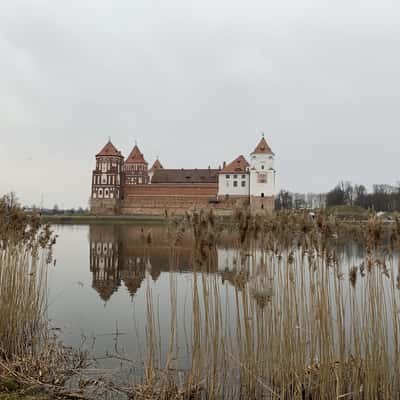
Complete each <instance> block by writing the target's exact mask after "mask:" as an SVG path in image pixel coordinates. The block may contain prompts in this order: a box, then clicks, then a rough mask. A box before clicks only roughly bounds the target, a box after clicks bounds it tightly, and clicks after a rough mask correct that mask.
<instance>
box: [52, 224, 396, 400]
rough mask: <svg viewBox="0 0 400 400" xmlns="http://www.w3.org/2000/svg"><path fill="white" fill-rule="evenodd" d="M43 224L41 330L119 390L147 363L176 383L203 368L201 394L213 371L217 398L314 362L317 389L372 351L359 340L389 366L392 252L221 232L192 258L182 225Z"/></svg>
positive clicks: (278, 379) (262, 387)
mask: <svg viewBox="0 0 400 400" xmlns="http://www.w3.org/2000/svg"><path fill="white" fill-rule="evenodd" d="M54 229H55V231H56V233H57V234H58V236H59V237H58V241H57V245H56V247H55V251H54V256H55V260H56V263H55V265H53V266H51V267H50V273H49V307H48V314H49V318H50V321H51V327H52V328H53V329H54V331H55V332H58V334H59V336H60V338H61V339H62V340H63V341H64V343H65V344H66V345H67V346H71V347H73V348H80V349H83V350H87V351H88V352H89V354H90V357H91V358H93V364H92V367H93V368H92V369H91V372H90V374H95V375H96V374H98V375H102V374H103V375H104V374H106V375H107V376H108V377H109V378H110V379H111V380H113V381H114V382H116V383H118V384H120V385H123V386H129V385H132V384H134V383H138V382H141V380H142V379H143V376H144V375H145V374H146V371H147V370H148V368H149V365H150V366H151V368H154V370H158V371H161V370H163V369H164V368H167V369H168V371H173V373H174V374H176V377H177V379H178V380H180V381H181V382H183V381H184V380H185V379H186V378H185V374H186V373H187V371H191V374H192V375H195V376H196V377H197V378H199V377H200V375H202V374H205V371H207V373H208V371H211V372H210V373H211V376H212V377H214V378H210V376H207V377H206V378H204V381H206V384H205V385H206V387H207V390H216V389H214V387H215V382H214V383H212V381H213V379H215V381H218V384H219V385H220V386H219V387H224V388H228V387H229V388H230V389H229V390H230V391H229V390H228V389H224V390H223V391H222V392H223V395H222V397H226V398H228V397H235V396H236V395H238V393H239V392H240V393H242V390H243V387H245V388H246V389H245V390H246V393H247V392H249V393H250V392H251V393H253V394H257V396H267V395H266V394H268V393H269V395H271V390H272V389H270V387H272V386H273V385H276V386H277V387H279V388H282V387H285V388H286V389H284V390H289V389H288V388H290V391H293V390H294V389H293V386H291V385H292V384H290V383H288V382H292V381H294V380H296V379H300V380H304V379H305V378H304V377H306V378H307V379H309V376H310V374H311V375H312V373H310V371H309V369H310V368H311V369H312V368H313V367H314V366H315V367H316V368H317V367H318V371H319V372H318V374H320V372H321V371H323V370H324V368H325V369H326V372H325V373H326V376H325V375H324V376H325V377H324V380H323V384H321V383H320V384H319V385H320V386H319V387H318V390H319V391H324V390H328V389H327V388H328V386H329V381H330V380H329V379H330V378H329V379H328V378H327V376H328V375H329V376H331V375H332V374H333V372H332V365H333V364H334V363H335V362H337V363H339V362H340V363H343V365H346V368H345V369H346V370H347V368H349V364H348V363H349V356H350V355H351V356H352V357H353V358H354V357H360V359H361V357H363V356H364V355H365V354H366V353H367V354H369V355H374V356H376V354H375V352H374V348H373V345H372V347H371V343H376V345H377V346H379V351H377V354H378V353H379V354H378V355H379V356H377V357H378V358H376V359H374V362H375V363H378V364H380V365H381V366H383V370H382V371H386V372H387V371H388V370H389V369H390V368H395V367H396V365H398V363H399V360H398V358H396V357H394V358H393V357H392V356H393V354H398V348H397V340H398V328H399V321H398V317H397V312H398V310H399V308H398V304H400V300H399V295H398V289H397V288H396V286H395V284H396V277H397V275H396V271H397V268H398V258H397V256H393V255H389V254H386V255H385V254H383V253H379V254H376V255H374V257H373V259H371V255H370V254H369V253H368V252H367V251H366V247H365V245H364V244H361V243H360V242H359V241H357V240H353V239H349V240H342V241H339V240H337V241H336V242H335V241H334V243H336V244H334V245H333V246H332V248H331V249H330V250H326V249H324V250H323V251H321V253H319V252H318V251H317V250H315V249H314V248H313V247H312V246H310V247H307V244H305V242H304V243H303V245H302V246H300V245H297V246H294V245H292V244H291V245H290V246H288V247H287V248H285V249H284V250H282V249H280V250H278V249H272V250H271V248H269V249H268V250H267V249H264V248H260V247H259V246H250V247H246V248H243V247H242V246H239V245H238V241H237V239H235V235H236V233H235V231H234V230H233V231H229V230H228V232H227V233H226V234H225V236H224V237H223V238H222V239H220V240H218V241H216V243H218V244H217V245H216V246H209V247H207V246H203V247H202V249H201V251H200V254H201V253H202V251H206V254H204V255H203V256H201V255H200V259H199V254H197V255H196V250H195V245H194V244H193V240H192V239H190V235H188V232H187V231H185V232H181V233H179V232H178V231H177V229H175V230H171V229H170V228H169V227H166V226H163V225H161V226H143V227H141V226H136V225H123V224H121V225H101V224H99V225H91V226H55V227H54ZM177 242H179V243H178V244H179V245H177ZM172 244H173V245H172ZM204 249H206V250H204ZM202 257H203V258H202ZM368 257H369V258H368ZM201 258H202V259H201ZM368 260H369V261H368ZM369 262H371V265H369V264H368V263H369ZM372 294H373V295H372ZM371 299H372V300H371ZM366 331H368V334H365V332H366ZM382 349H383V350H382ZM394 350H395V351H394ZM360 368H361V367H360ZM363 368H364V366H363ZM93 369H96V370H97V371H93ZM221 371H223V372H221ZM289 372H290V373H289ZM342 372H343V371H342ZM343 373H344V372H343ZM346 373H347V372H346ZM299 375H301V376H300V377H299ZM294 376H296V377H295V378H294ZM316 376H317V375H316ZM318 377H319V375H318ZM315 379H317V378H315ZM318 379H319V378H318ZM321 379H322V378H321ZM388 379H389V378H388ZM287 385H289V386H287ZM342 385H344V386H345V385H346V384H345V383H342ZM210 388H211V389H210ZM337 389H338V388H337ZM218 390H220V389H218ZM280 390H283V389H280ZM296 390H297V389H296ZM302 390H303V391H304V389H302ZM338 390H339V389H338ZM343 390H345V389H344V388H343ZM218 393H219V392H218ZM257 396H256V397H257Z"/></svg>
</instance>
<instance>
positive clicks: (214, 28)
mask: <svg viewBox="0 0 400 400" xmlns="http://www.w3.org/2000/svg"><path fill="white" fill-rule="evenodd" d="M399 14H400V6H399V5H397V3H394V2H390V1H378V0H374V1H373V0H364V1H362V2H361V1H355V0H353V1H344V0H338V1H335V2H333V1H323V0H319V1H312V0H300V1H299V0H279V1H278V0H275V1H268V0H267V1H266V0H263V1H261V0H260V1H258V0H251V1H239V0H234V1H232V0H231V1H229V2H228V1H225V0H221V1H218V2H216V1H211V0H203V1H201V2H199V1H196V2H195V1H188V0H185V1H183V0H182V1H178V0H170V1H167V2H166V1H122V0H120V1H105V0H97V1H87V2H81V1H54V0H52V1H50V0H48V1H44V0H41V1H39V0H37V1H28V0H26V1H22V0H3V1H2V2H1V4H0V51H1V53H2V54H3V57H2V61H1V62H0V86H1V91H0V106H1V111H0V132H1V136H0V143H3V144H4V146H6V148H7V152H6V155H5V156H2V157H0V168H1V169H2V170H3V171H8V173H7V174H6V176H2V177H1V179H0V192H5V191H8V190H11V189H12V190H16V191H17V192H18V193H19V194H20V197H21V198H22V199H23V201H24V202H26V203H32V202H36V203H37V202H38V198H39V199H40V193H41V192H44V194H45V201H46V202H48V203H49V204H48V205H52V204H54V203H58V204H60V205H62V206H72V205H73V206H76V205H80V204H83V205H85V204H86V202H87V198H88V193H89V185H90V173H91V169H92V167H93V157H94V154H95V153H96V152H97V151H98V150H99V149H100V147H102V145H103V144H104V142H105V141H106V138H107V137H108V136H111V137H112V139H113V141H114V142H115V144H116V145H117V146H118V147H120V148H121V150H123V152H124V153H125V154H126V155H127V154H128V152H129V151H130V150H131V147H132V146H133V143H134V140H138V142H139V145H140V147H141V149H142V151H143V152H144V153H145V156H146V157H147V159H148V160H149V161H150V162H151V161H152V160H154V158H155V157H156V156H157V155H159V156H160V158H161V160H162V162H163V163H164V164H166V165H168V166H171V167H181V166H187V167H195V166H199V167H200V166H207V165H208V164H211V165H215V166H216V165H218V164H220V163H221V162H222V161H224V160H230V159H233V158H234V157H236V156H237V155H238V154H245V155H246V154H248V153H249V152H250V151H251V150H252V148H253V147H254V145H255V144H256V142H257V141H258V139H259V135H260V132H261V131H264V132H265V134H266V136H267V139H268V140H269V141H270V144H271V146H272V147H273V149H274V151H275V152H276V153H277V162H278V168H279V179H280V184H281V185H282V186H284V187H287V188H291V189H293V190H298V191H324V190H328V189H329V188H330V187H331V186H332V185H334V184H335V183H336V182H337V181H338V180H339V179H351V180H354V181H357V182H363V183H366V184H368V185H371V184H373V183H375V182H387V183H394V182H395V181H396V180H397V179H398V174H397V173H396V169H395V168H394V163H395V160H396V156H397V154H396V153H397V151H396V149H397V148H398V146H399V144H400V139H399V135H398V128H399V117H398V114H399V113H398V108H399V95H398V93H399V92H400V90H399V89H400V79H399V77H398V70H399V66H400V65H399V64H400V54H399V52H398V49H397V47H398V46H397V43H398V42H399V39H400V31H399V29H400V28H399V26H400V25H399V24H398V22H399V17H400V15H399ZM3 153H4V152H3ZM28 158H31V160H30V161H29V162H28V161H27V160H28ZM44 182H49V183H44Z"/></svg>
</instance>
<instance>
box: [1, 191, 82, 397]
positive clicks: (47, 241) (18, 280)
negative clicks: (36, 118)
mask: <svg viewBox="0 0 400 400" xmlns="http://www.w3.org/2000/svg"><path fill="white" fill-rule="evenodd" d="M54 243H55V236H54V235H53V234H52V232H51V231H50V228H49V227H48V226H46V225H41V223H40V220H39V217H38V216H37V215H31V216H28V215H26V214H25V213H24V212H23V211H22V210H21V208H20V207H19V206H18V205H17V204H16V203H15V201H14V199H13V198H12V197H9V196H5V197H3V198H0V316H1V317H0V380H3V381H4V379H11V380H12V381H14V382H16V384H17V385H18V386H19V387H25V386H29V387H31V386H34V387H41V388H46V389H47V390H49V389H56V388H58V389H59V388H62V386H63V384H64V382H65V381H66V379H68V377H69V376H71V374H73V373H74V371H78V370H79V369H80V368H81V367H83V365H84V358H82V356H83V355H82V354H77V353H73V352H70V351H67V350H66V349H65V348H63V347H62V345H61V344H60V343H58V342H57V340H56V338H52V337H49V329H48V325H47V269H48V266H49V264H50V263H51V261H52V253H51V250H52V246H53V245H54ZM0 391H2V390H0Z"/></svg>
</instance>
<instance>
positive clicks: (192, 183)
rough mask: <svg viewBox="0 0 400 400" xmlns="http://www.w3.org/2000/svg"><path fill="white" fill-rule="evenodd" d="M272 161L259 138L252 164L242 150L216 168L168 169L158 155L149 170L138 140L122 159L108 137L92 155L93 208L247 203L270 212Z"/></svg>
mask: <svg viewBox="0 0 400 400" xmlns="http://www.w3.org/2000/svg"><path fill="white" fill-rule="evenodd" d="M274 160H275V154H274V153H273V152H272V150H271V148H270V147H269V145H268V143H267V141H266V140H265V138H264V137H262V139H261V141H260V142H259V144H258V145H257V147H256V148H255V149H254V151H253V152H252V153H251V154H250V163H249V162H248V161H247V160H246V159H245V157H244V156H242V155H241V156H239V157H237V158H236V159H235V160H234V161H232V162H231V163H230V164H228V165H226V164H225V163H224V166H223V168H218V169H212V168H211V167H208V168H207V169H183V168H182V169H166V168H164V167H163V165H162V164H161V162H160V161H159V160H158V159H157V160H156V161H155V162H154V164H153V165H152V167H151V168H150V169H149V168H148V163H147V161H146V160H145V158H144V156H143V154H142V153H141V151H140V150H139V147H138V146H137V145H135V146H134V148H133V150H132V152H131V153H130V155H129V156H128V158H127V159H126V160H125V159H124V157H123V156H122V154H121V152H120V151H119V150H118V149H117V148H116V147H115V146H114V145H113V144H112V143H111V141H109V142H108V143H107V144H106V145H105V146H104V147H103V149H102V150H101V151H100V152H99V153H98V154H97V155H96V167H95V169H94V171H93V176H92V191H91V210H92V212H94V213H98V214H114V215H115V214H146V215H152V214H164V213H165V212H167V213H173V214H182V213H184V212H185V211H187V210H189V209H193V208H195V209H201V208H212V209H215V211H216V212H217V213H219V214H229V213H231V212H232V211H233V209H234V208H235V207H237V206H241V205H245V204H247V205H249V206H250V208H251V210H252V211H253V212H254V213H263V212H271V211H272V210H273V209H274V197H275V194H276V171H275V169H274Z"/></svg>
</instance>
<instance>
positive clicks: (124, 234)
mask: <svg viewBox="0 0 400 400" xmlns="http://www.w3.org/2000/svg"><path fill="white" fill-rule="evenodd" d="M174 235H176V233H174V232H171V231H169V230H168V228H167V227H164V226H152V227H137V226H132V225H92V226H90V271H91V272H92V276H93V282H92V286H93V288H94V289H95V290H96V291H97V292H98V293H99V295H100V297H101V299H102V300H103V301H105V302H106V301H108V300H109V299H110V298H111V296H112V295H113V293H115V292H116V291H118V290H119V288H120V287H121V286H124V287H125V288H126V289H127V291H128V292H129V294H130V295H131V296H132V297H133V296H134V295H135V294H136V292H137V291H138V289H139V288H140V287H141V285H142V283H143V281H144V280H145V278H146V276H147V277H148V278H150V279H152V280H153V281H157V280H158V278H159V277H160V275H161V274H162V273H163V272H165V273H169V272H189V271H190V272H193V271H194V267H193V266H196V267H195V269H196V271H202V272H207V273H217V274H218V275H219V276H220V277H221V283H222V284H224V283H225V282H228V283H229V284H232V285H234V286H236V287H237V288H238V289H241V287H243V284H244V283H248V284H249V287H250V289H251V290H252V292H254V293H255V295H256V296H258V297H259V294H261V293H262V294H263V296H264V297H268V296H270V294H271V292H272V291H273V290H272V287H271V281H272V279H271V278H272V276H268V270H269V269H268V268H267V267H266V259H265V254H263V252H260V251H257V252H256V253H255V257H248V254H247V253H243V252H240V251H239V250H238V249H237V248H235V246H234V244H233V243H234V241H233V240H231V238H229V237H227V238H225V240H224V241H223V243H221V244H220V247H218V248H214V249H212V250H211V251H210V252H209V253H208V255H207V259H206V260H203V262H202V263H201V264H199V263H198V262H197V261H196V258H195V257H194V256H193V249H194V246H193V242H192V240H191V238H190V236H189V235H186V236H183V237H182V238H180V243H179V246H178V247H172V246H171V243H174V242H175V241H176V237H174ZM336 246H337V251H338V254H342V255H343V256H342V257H344V259H343V261H345V260H347V261H346V262H345V264H346V263H347V264H348V263H354V261H355V259H360V258H361V257H362V255H363V254H362V252H363V250H362V247H361V246H360V245H359V244H357V243H356V242H354V241H348V242H346V243H344V244H343V246H339V245H337V244H336Z"/></svg>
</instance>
